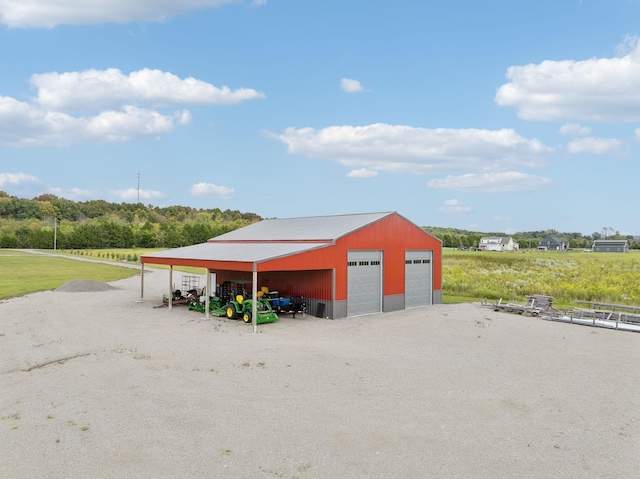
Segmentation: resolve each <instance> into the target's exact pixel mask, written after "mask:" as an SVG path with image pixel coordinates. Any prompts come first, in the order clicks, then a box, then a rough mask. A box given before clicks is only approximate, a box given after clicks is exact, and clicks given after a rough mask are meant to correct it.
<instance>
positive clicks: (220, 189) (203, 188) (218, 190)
mask: <svg viewBox="0 0 640 479" xmlns="http://www.w3.org/2000/svg"><path fill="white" fill-rule="evenodd" d="M191 194H192V195H193V196H210V197H214V198H223V199H230V198H233V197H234V196H235V195H236V192H235V190H234V189H233V188H228V187H226V186H217V185H214V184H212V183H196V184H195V185H193V186H192V187H191Z"/></svg>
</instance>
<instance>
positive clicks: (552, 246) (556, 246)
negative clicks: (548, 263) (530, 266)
mask: <svg viewBox="0 0 640 479" xmlns="http://www.w3.org/2000/svg"><path fill="white" fill-rule="evenodd" d="M538 249H539V250H541V251H566V250H568V249H569V243H567V242H566V241H562V240H559V239H558V238H553V237H551V236H547V237H546V238H545V239H542V240H540V241H538Z"/></svg>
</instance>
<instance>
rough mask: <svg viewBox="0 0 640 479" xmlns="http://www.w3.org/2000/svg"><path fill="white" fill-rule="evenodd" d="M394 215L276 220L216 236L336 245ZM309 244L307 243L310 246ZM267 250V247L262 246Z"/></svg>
mask: <svg viewBox="0 0 640 479" xmlns="http://www.w3.org/2000/svg"><path fill="white" fill-rule="evenodd" d="M391 214H393V213H392V212H387V213H363V214H352V215H337V216H310V217H304V218H283V219H280V218H274V219H267V220H262V221H260V222H258V223H254V224H252V225H249V226H245V227H244V228H239V229H237V230H234V231H231V232H229V233H226V234H223V235H220V236H216V237H215V238H213V239H210V240H209V242H210V243H216V242H218V241H319V242H326V241H335V240H336V239H338V238H341V237H342V236H345V235H346V234H349V233H351V232H353V231H356V230H358V229H360V228H362V227H364V226H367V225H369V224H371V223H375V222H376V221H378V220H380V219H382V218H384V217H386V216H389V215H391ZM307 244H308V243H307ZM263 246H264V245H263Z"/></svg>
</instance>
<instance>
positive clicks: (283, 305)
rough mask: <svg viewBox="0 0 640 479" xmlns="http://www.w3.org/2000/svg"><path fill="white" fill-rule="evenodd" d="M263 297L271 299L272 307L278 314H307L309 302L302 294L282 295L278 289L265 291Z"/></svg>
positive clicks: (294, 315)
mask: <svg viewBox="0 0 640 479" xmlns="http://www.w3.org/2000/svg"><path fill="white" fill-rule="evenodd" d="M263 298H265V299H266V300H268V301H269V303H270V304H271V308H272V309H273V310H274V311H275V312H276V313H278V314H287V313H290V314H293V317H294V318H295V317H296V313H299V314H305V313H306V312H307V303H306V302H305V301H304V298H303V297H302V296H287V295H282V294H280V293H279V292H278V291H268V292H264V295H263Z"/></svg>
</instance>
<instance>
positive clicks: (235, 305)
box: [226, 295, 280, 324]
mask: <svg viewBox="0 0 640 479" xmlns="http://www.w3.org/2000/svg"><path fill="white" fill-rule="evenodd" d="M256 310H257V313H258V317H257V318H256V324H264V323H275V322H276V321H279V319H280V318H278V315H277V314H276V313H275V312H274V311H273V309H271V304H269V301H267V300H266V299H258V301H257V302H256ZM226 312H227V318H229V319H240V318H242V320H243V321H244V322H245V323H251V321H252V319H253V300H252V299H244V297H243V296H242V295H238V296H236V297H235V298H234V299H232V300H231V301H229V303H227V306H226Z"/></svg>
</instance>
